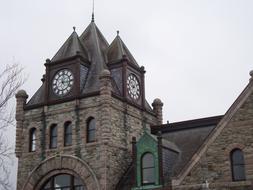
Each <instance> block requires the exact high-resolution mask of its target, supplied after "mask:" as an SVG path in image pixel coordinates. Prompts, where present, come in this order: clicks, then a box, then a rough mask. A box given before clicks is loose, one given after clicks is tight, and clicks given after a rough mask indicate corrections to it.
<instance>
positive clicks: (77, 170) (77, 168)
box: [22, 155, 100, 190]
mask: <svg viewBox="0 0 253 190" xmlns="http://www.w3.org/2000/svg"><path fill="white" fill-rule="evenodd" d="M62 173H65V174H69V175H73V176H75V177H79V178H80V179H81V180H82V182H83V183H84V185H85V186H86V188H87V190H100V185H99V181H98V179H97V177H96V174H95V172H94V171H93V170H92V169H91V168H90V166H89V165H88V164H87V163H86V162H85V161H83V160H81V159H79V158H77V157H75V156H69V155H59V156H54V157H51V158H48V159H46V160H44V161H43V162H41V163H40V164H39V165H38V166H37V167H35V168H34V169H33V170H32V172H31V173H30V175H29V177H28V179H27V181H26V182H25V184H24V186H23V188H22V190H40V188H41V187H42V186H43V185H44V183H45V182H46V181H47V180H48V179H49V178H50V177H52V176H55V175H58V174H62Z"/></svg>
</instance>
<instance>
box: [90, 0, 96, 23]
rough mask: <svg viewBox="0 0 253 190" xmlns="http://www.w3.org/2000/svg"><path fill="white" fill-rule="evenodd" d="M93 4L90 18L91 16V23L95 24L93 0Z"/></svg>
mask: <svg viewBox="0 0 253 190" xmlns="http://www.w3.org/2000/svg"><path fill="white" fill-rule="evenodd" d="M92 2H93V4H92V16H91V22H95V16H94V12H95V11H94V9H95V3H94V0H93V1H92Z"/></svg>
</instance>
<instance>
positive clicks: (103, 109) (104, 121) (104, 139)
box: [97, 70, 112, 190]
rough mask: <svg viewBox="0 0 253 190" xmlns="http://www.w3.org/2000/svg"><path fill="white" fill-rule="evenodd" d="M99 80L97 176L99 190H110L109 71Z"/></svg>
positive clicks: (102, 73)
mask: <svg viewBox="0 0 253 190" xmlns="http://www.w3.org/2000/svg"><path fill="white" fill-rule="evenodd" d="M99 79H100V110H99V116H100V118H99V120H100V126H99V129H98V133H99V134H98V138H99V139H97V140H98V141H99V143H101V144H102V145H101V149H100V150H101V151H100V154H101V156H100V163H99V164H98V165H99V166H98V167H99V168H100V169H99V170H100V171H99V175H100V176H101V178H100V184H101V190H108V189H111V188H110V187H111V185H112V184H111V182H110V177H112V176H110V171H109V170H112V168H111V169H110V162H112V160H110V159H109V147H108V144H109V142H110V143H112V142H111V141H112V140H111V137H112V131H111V130H112V129H111V91H112V86H111V75H110V71H108V70H103V71H102V72H101V74H100V76H99Z"/></svg>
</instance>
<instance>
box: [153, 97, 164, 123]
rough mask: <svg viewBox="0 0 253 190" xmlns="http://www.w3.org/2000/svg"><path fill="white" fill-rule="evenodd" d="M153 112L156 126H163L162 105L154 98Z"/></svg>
mask: <svg viewBox="0 0 253 190" xmlns="http://www.w3.org/2000/svg"><path fill="white" fill-rule="evenodd" d="M152 106H153V110H154V112H155V114H156V117H157V121H158V125H161V124H163V103H162V101H161V100H160V99H159V98H156V99H155V100H154V101H153V103H152Z"/></svg>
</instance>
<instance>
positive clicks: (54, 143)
mask: <svg viewBox="0 0 253 190" xmlns="http://www.w3.org/2000/svg"><path fill="white" fill-rule="evenodd" d="M50 148H57V125H56V124H53V125H52V126H51V128H50Z"/></svg>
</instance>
